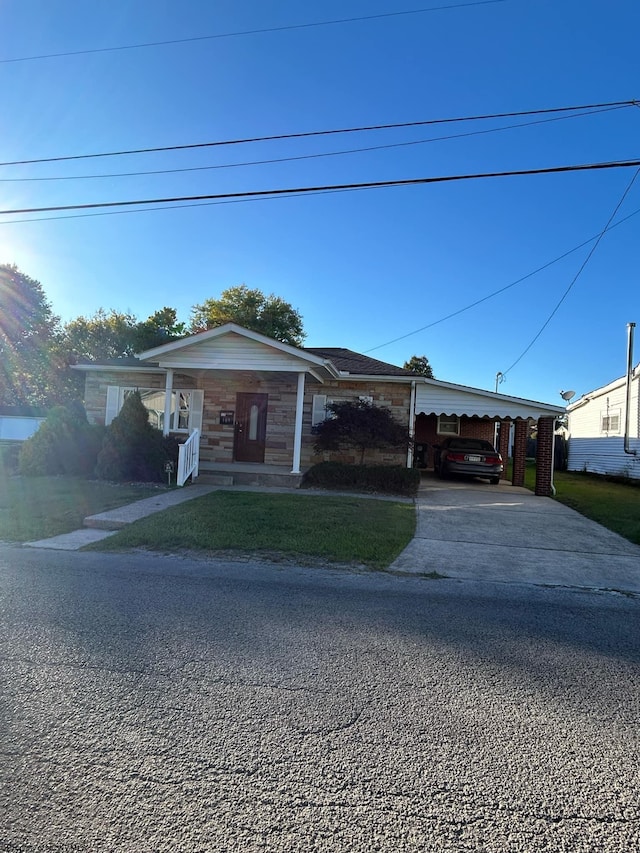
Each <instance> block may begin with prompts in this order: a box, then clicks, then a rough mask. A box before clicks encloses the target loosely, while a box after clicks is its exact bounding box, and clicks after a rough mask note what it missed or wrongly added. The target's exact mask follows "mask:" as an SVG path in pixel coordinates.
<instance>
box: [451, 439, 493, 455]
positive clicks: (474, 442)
mask: <svg viewBox="0 0 640 853" xmlns="http://www.w3.org/2000/svg"><path fill="white" fill-rule="evenodd" d="M449 450H465V451H469V450H480V451H482V452H483V453H486V452H487V451H489V452H491V453H495V451H494V449H493V446H492V445H491V444H490V443H489V442H488V441H483V440H482V439H481V438H456V439H453V441H451V442H450V444H449Z"/></svg>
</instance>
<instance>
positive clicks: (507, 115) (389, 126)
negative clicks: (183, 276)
mask: <svg viewBox="0 0 640 853" xmlns="http://www.w3.org/2000/svg"><path fill="white" fill-rule="evenodd" d="M635 106H640V101H638V100H635V99H632V100H628V101H608V102H604V103H600V104H579V105H577V106H571V107H553V108H547V109H542V110H519V111H517V112H509V113H487V114H486V115H473V116H458V117H456V118H436V119H426V120H424V121H405V122H396V123H393V124H371V125H362V126H361V127H342V128H332V129H330V130H308V131H303V132H300V133H279V134H274V135H272V136H249V137H245V138H243V139H223V140H215V141H213V142H192V143H188V144H186V145H163V146H159V147H154V148H131V149H128V150H122V151H102V152H99V153H94V154H67V155H64V156H61V157H37V158H32V159H29V160H5V161H4V162H2V163H0V166H30V165H33V164H34V163H59V162H62V161H66V160H90V159H95V158H98V157H122V156H125V155H129V154H155V153H158V152H164V151H186V150H193V149H195V148H217V147H221V146H223V145H245V144H248V143H253V142H279V141H281V140H283V139H305V138H308V137H313V136H333V135H336V134H339V133H366V132H369V131H375V130H395V129H399V128H405V127H425V126H427V125H433V124H455V123H456V122H463V121H487V120H489V119H499V118H517V117H518V116H532V115H547V114H549V113H565V112H576V111H578V110H596V109H599V108H602V107H635Z"/></svg>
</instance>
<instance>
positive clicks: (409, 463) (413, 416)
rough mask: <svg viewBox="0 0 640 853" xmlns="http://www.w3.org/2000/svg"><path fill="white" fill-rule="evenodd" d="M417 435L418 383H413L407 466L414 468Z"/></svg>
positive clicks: (410, 401)
mask: <svg viewBox="0 0 640 853" xmlns="http://www.w3.org/2000/svg"><path fill="white" fill-rule="evenodd" d="M415 437H416V383H415V381H414V382H412V383H411V399H410V400H409V439H410V442H411V443H410V444H409V449H408V451H407V468H413V441H414V439H415Z"/></svg>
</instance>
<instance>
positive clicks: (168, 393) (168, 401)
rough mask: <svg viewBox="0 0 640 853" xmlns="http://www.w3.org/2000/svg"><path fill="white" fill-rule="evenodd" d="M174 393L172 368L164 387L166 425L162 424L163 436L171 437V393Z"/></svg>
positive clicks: (169, 369) (168, 372) (168, 371)
mask: <svg viewBox="0 0 640 853" xmlns="http://www.w3.org/2000/svg"><path fill="white" fill-rule="evenodd" d="M172 391H173V369H172V368H171V367H170V368H168V370H167V378H166V380H165V385H164V423H163V424H162V434H163V435H169V426H170V424H171V392H172Z"/></svg>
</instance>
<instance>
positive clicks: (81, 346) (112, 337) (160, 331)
mask: <svg viewBox="0 0 640 853" xmlns="http://www.w3.org/2000/svg"><path fill="white" fill-rule="evenodd" d="M185 333H186V328H185V324H184V323H179V322H178V319H177V313H176V310H175V308H167V307H166V306H165V307H164V308H162V309H161V310H160V311H156V312H155V313H154V314H151V316H150V317H148V318H147V319H146V320H142V321H139V320H138V319H137V317H136V316H135V315H134V314H130V313H123V312H121V311H114V310H113V309H112V310H111V311H108V312H107V311H105V310H104V308H99V309H98V311H96V313H95V314H94V315H93V316H91V317H76V319H75V320H71V321H70V322H69V323H66V324H65V325H64V327H63V329H62V336H61V346H62V347H63V349H65V350H66V352H67V353H69V355H71V356H74V357H75V358H88V359H92V360H100V359H103V358H120V357H122V356H127V355H134V354H135V353H137V352H143V351H144V350H148V349H153V347H157V346H161V345H162V344H166V343H169V342H170V341H174V340H176V339H177V338H181V337H183V336H184V335H185Z"/></svg>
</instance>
